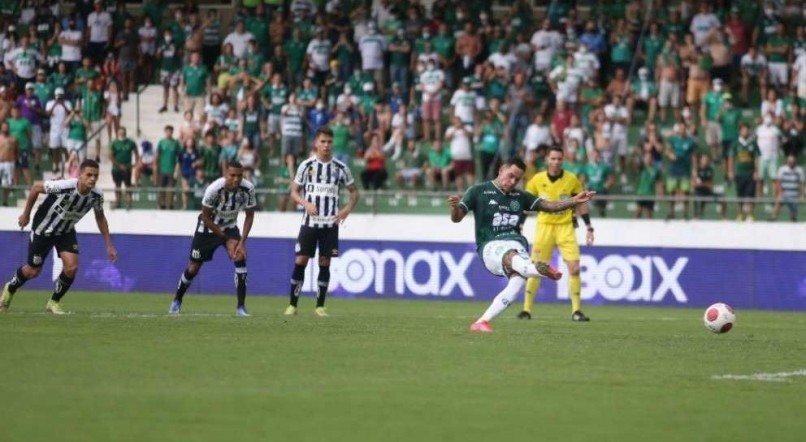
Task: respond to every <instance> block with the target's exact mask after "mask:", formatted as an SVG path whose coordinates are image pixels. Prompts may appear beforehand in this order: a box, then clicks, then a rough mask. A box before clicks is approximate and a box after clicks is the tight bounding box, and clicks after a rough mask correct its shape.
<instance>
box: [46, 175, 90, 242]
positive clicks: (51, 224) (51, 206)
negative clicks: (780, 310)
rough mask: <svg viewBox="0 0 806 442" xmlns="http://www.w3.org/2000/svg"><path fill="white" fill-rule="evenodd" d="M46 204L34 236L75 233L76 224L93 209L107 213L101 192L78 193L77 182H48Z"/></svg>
mask: <svg viewBox="0 0 806 442" xmlns="http://www.w3.org/2000/svg"><path fill="white" fill-rule="evenodd" d="M44 187H45V194H46V195H47V197H46V198H45V201H44V202H42V204H41V205H40V206H39V208H38V209H36V213H35V214H34V224H33V232H34V233H35V234H37V235H44V236H54V235H61V234H64V233H68V232H70V231H72V230H73V229H75V225H76V223H77V222H78V221H79V220H80V219H81V218H83V217H84V215H86V214H87V212H89V211H90V209H94V210H95V212H96V213H100V212H103V210H104V208H103V207H104V195H103V193H101V191H100V190H98V189H90V191H89V192H87V193H85V194H83V195H82V194H80V193H79V192H78V179H77V178H71V179H67V180H52V181H45V183H44Z"/></svg>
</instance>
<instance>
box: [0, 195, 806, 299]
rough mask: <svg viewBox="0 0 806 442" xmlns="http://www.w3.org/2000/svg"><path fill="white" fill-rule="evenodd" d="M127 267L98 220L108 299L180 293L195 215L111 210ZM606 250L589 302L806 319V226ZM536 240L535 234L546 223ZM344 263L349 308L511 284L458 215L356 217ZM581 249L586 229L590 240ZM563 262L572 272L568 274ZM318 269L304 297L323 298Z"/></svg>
mask: <svg viewBox="0 0 806 442" xmlns="http://www.w3.org/2000/svg"><path fill="white" fill-rule="evenodd" d="M18 215H19V211H18V210H11V209H0V257H2V260H0V279H6V276H8V277H10V276H11V275H12V273H13V271H14V269H15V268H16V266H18V265H19V264H20V263H21V262H22V261H23V260H24V259H25V257H26V253H27V238H28V235H29V234H30V232H29V231H26V232H23V231H20V230H19V229H18V228H15V226H14V224H15V221H16V217H17V216H18ZM107 216H108V218H109V224H110V228H111V230H112V232H113V238H114V242H115V244H116V246H117V248H118V250H119V253H120V258H119V260H118V262H117V263H114V264H112V263H110V262H109V261H108V260H107V259H106V255H105V248H104V247H103V240H102V238H101V236H100V235H99V234H97V228H96V227H95V225H94V224H95V223H94V220H93V219H92V218H93V217H92V216H91V215H89V216H87V217H86V219H84V220H82V221H81V222H80V223H79V225H78V226H77V230H78V231H79V245H80V253H81V268H80V273H79V277H78V278H77V280H76V282H75V284H74V288H75V289H78V290H90V291H106V292H121V293H125V292H135V291H136V292H154V293H163V294H166V295H168V294H170V293H172V292H173V290H174V288H175V286H176V283H177V280H178V278H179V275H180V273H181V271H182V270H183V269H184V266H185V264H186V263H187V260H188V256H189V253H190V240H191V234H192V231H193V228H194V227H195V223H196V214H195V213H192V212H157V211H134V212H126V211H110V212H107ZM298 225H299V215H298V214H293V213H291V214H289V213H285V214H281V213H258V214H257V215H256V220H255V228H254V229H253V234H252V235H251V239H250V240H249V242H248V252H249V257H248V267H249V293H250V295H267V294H274V295H284V294H285V293H287V290H288V283H289V278H290V274H291V270H292V256H293V254H294V246H295V237H296V233H297V230H298ZM595 225H596V234H597V245H595V246H592V247H585V246H583V247H582V259H581V264H582V281H583V289H582V296H583V299H584V300H585V302H586V303H587V304H594V305H602V304H622V305H633V304H634V305H656V306H691V307H702V306H706V305H709V304H711V303H713V302H716V301H723V302H727V303H730V304H732V305H734V306H736V307H739V308H759V309H774V310H806V228H805V227H806V225H804V224H803V223H800V224H789V223H733V222H717V221H691V222H684V221H677V222H664V221H646V220H644V221H636V220H606V219H602V220H595ZM524 231H525V232H527V233H529V235H527V236H531V235H530V234H531V233H532V232H534V221H533V220H532V219H530V221H529V222H527V224H526V226H525V228H524ZM340 233H341V238H342V240H341V250H340V252H341V257H340V258H338V259H335V260H333V266H332V271H331V274H332V277H331V287H330V288H331V290H332V292H333V296H335V297H337V298H378V299H385V298H395V299H435V300H456V301H462V300H489V299H491V298H492V297H494V296H495V294H496V293H497V292H498V291H499V290H500V289H501V287H502V286H503V284H504V280H503V279H502V278H496V277H494V276H492V275H490V274H489V273H488V272H487V271H486V270H485V269H484V266H483V264H482V262H481V260H480V259H479V258H478V256H477V255H476V252H475V245H474V244H472V242H471V240H472V238H473V222H472V221H471V220H466V221H465V222H463V223H460V224H453V223H451V222H450V221H449V219H448V217H447V215H446V216H444V217H439V216H426V215H423V216H398V215H375V216H372V215H353V216H351V217H350V218H349V219H348V220H347V222H346V224H345V225H344V226H343V228H342V229H341V232H340ZM578 233H579V235H580V239H582V236H583V233H584V232H583V229H579V231H578ZM557 260H558V257H557V256H556V255H555V257H554V262H555V264H557V265H559V266H560V268H561V269H563V270H564V271H565V269H564V268H563V267H564V266H563V265H562V264H561V263H558V262H557ZM313 264H314V262H313V261H312V262H311V264H310V265H309V267H308V271H307V274H306V285H305V287H304V291H305V292H307V293H313V291H314V289H315V286H314V285H315V277H316V273H317V271H318V268H317V267H316V266H315V265H313ZM59 271H60V262H59V260H54V259H53V255H52V254H51V256H49V257H48V259H47V260H46V262H45V272H43V276H45V277H42V278H39V279H37V280H34V281H31V282H29V283H28V285H26V287H29V288H36V289H45V290H47V289H50V288H51V287H52V280H53V279H54V278H55V277H56V275H58V273H59ZM232 292H234V286H233V267H232V264H231V263H230V262H229V261H228V260H227V257H226V253H224V251H223V250H219V251H218V252H217V254H216V257H215V259H214V260H213V261H212V262H210V263H207V264H205V266H204V267H203V269H202V271H201V273H200V275H199V276H198V277H197V278H196V279H195V280H194V283H193V286H192V287H191V289H190V293H205V294H208V293H209V294H212V293H219V294H220V293H232ZM567 298H568V296H567V286H566V280H565V279H563V280H561V281H559V282H558V283H554V282H550V281H545V282H544V283H543V284H542V285H541V288H540V292H539V293H538V302H560V303H567V302H568V301H567Z"/></svg>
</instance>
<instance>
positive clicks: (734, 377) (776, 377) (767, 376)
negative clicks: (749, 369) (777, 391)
mask: <svg viewBox="0 0 806 442" xmlns="http://www.w3.org/2000/svg"><path fill="white" fill-rule="evenodd" d="M796 376H806V369H802V370H797V371H782V372H780V373H753V374H723V375H714V376H711V379H718V380H730V381H762V382H788V381H789V378H793V377H796Z"/></svg>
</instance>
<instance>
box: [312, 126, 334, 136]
mask: <svg viewBox="0 0 806 442" xmlns="http://www.w3.org/2000/svg"><path fill="white" fill-rule="evenodd" d="M320 135H325V136H328V137H330V138H333V131H332V130H331V129H330V128H329V127H320V128H319V130H317V131H316V135H314V137H313V138H314V139H317V138H319V136H320Z"/></svg>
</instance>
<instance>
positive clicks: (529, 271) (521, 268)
mask: <svg viewBox="0 0 806 442" xmlns="http://www.w3.org/2000/svg"><path fill="white" fill-rule="evenodd" d="M512 270H514V271H515V273H517V274H519V275H521V276H523V277H524V278H542V277H543V275H541V274H540V272H538V271H537V268H536V267H535V265H534V263H533V262H532V261H531V260H529V258H527V257H525V256H523V255H521V254H516V255H513V256H512Z"/></svg>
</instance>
